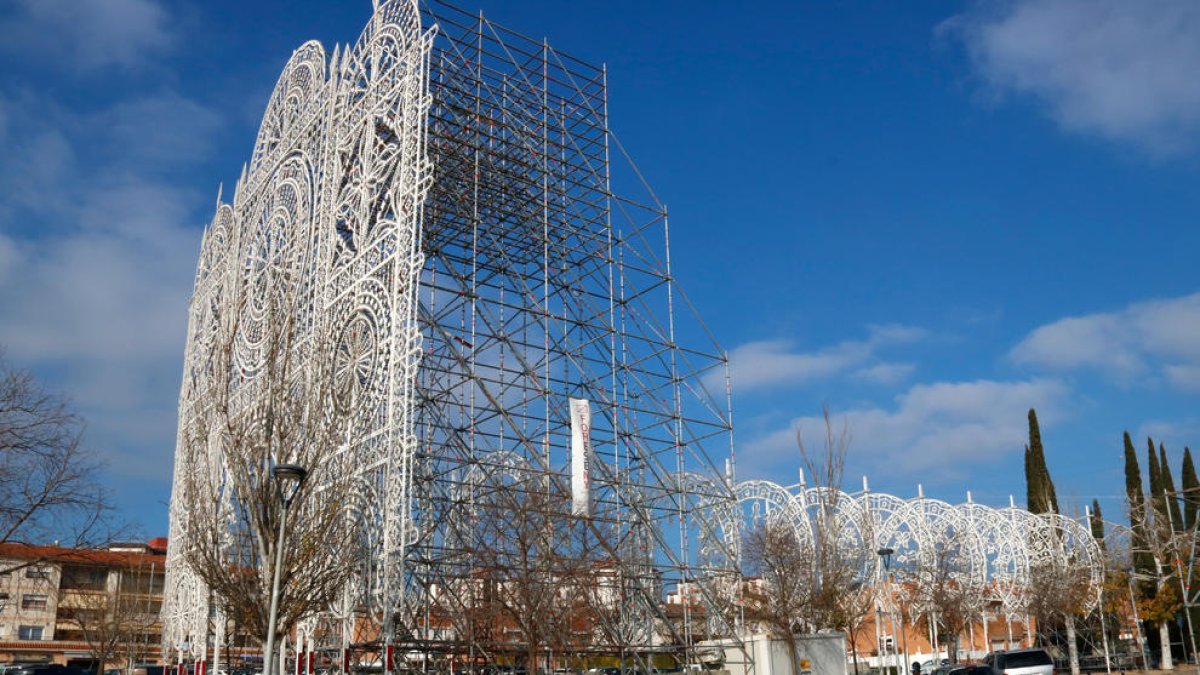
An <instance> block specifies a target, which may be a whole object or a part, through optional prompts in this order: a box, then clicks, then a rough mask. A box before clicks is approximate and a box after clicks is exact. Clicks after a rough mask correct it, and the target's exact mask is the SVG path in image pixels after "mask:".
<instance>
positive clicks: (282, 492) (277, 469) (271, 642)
mask: <svg viewBox="0 0 1200 675" xmlns="http://www.w3.org/2000/svg"><path fill="white" fill-rule="evenodd" d="M271 475H272V476H273V477H274V478H275V494H276V495H277V496H278V497H279V501H280V502H282V503H283V512H282V513H281V514H280V516H279V538H278V539H276V540H275V572H274V575H273V578H272V580H271V613H270V615H269V616H270V619H269V621H268V626H267V651H266V654H263V675H274V673H273V670H274V668H275V621H276V619H277V618H278V614H279V568H281V567H283V536H284V533H286V532H287V517H288V509H289V508H290V507H291V506H292V500H294V499H295V498H296V495H297V494H298V493H299V492H300V486H301V485H302V484H303V483H304V479H305V478H306V477H307V476H308V469H305V468H304V467H302V466H298V465H296V464H276V465H275V466H274V467H272V469H271Z"/></svg>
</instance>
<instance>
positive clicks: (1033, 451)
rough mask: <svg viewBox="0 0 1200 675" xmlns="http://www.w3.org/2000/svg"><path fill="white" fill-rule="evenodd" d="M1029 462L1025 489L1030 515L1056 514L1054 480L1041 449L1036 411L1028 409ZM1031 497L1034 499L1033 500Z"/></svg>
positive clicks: (1056, 498) (1056, 503)
mask: <svg viewBox="0 0 1200 675" xmlns="http://www.w3.org/2000/svg"><path fill="white" fill-rule="evenodd" d="M1028 452H1029V461H1028V463H1027V465H1028V469H1027V470H1026V479H1025V480H1026V489H1027V490H1029V491H1030V492H1031V493H1032V491H1034V490H1036V492H1037V494H1036V495H1033V494H1031V495H1030V497H1031V498H1030V499H1029V500H1028V504H1029V511H1030V512H1031V513H1048V512H1051V511H1052V512H1054V513H1058V495H1056V494H1055V491H1054V480H1053V479H1051V478H1050V469H1048V468H1047V467H1046V452H1045V450H1044V449H1043V448H1042V432H1041V429H1040V428H1039V427H1038V420H1037V411H1036V410H1034V409H1033V408H1030V409H1029V450H1028ZM1033 497H1036V499H1034V498H1033ZM1035 504H1036V510H1035Z"/></svg>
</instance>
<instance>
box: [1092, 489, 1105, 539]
mask: <svg viewBox="0 0 1200 675" xmlns="http://www.w3.org/2000/svg"><path fill="white" fill-rule="evenodd" d="M1088 525H1091V527H1092V538H1093V539H1095V540H1096V543H1098V544H1100V548H1102V549H1103V548H1105V546H1104V515H1103V514H1102V513H1100V500H1099V499H1093V500H1092V516H1091V518H1089V519H1088Z"/></svg>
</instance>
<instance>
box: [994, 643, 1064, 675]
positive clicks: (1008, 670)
mask: <svg viewBox="0 0 1200 675" xmlns="http://www.w3.org/2000/svg"><path fill="white" fill-rule="evenodd" d="M983 664H984V665H985V666H988V667H990V668H991V669H992V670H994V671H996V673H998V674H999V673H1003V675H1054V659H1052V658H1050V654H1049V653H1047V652H1046V650H1045V649H1039V648H1036V647H1035V648H1032V649H1013V650H1011V651H1004V652H992V653H991V654H988V655H987V656H985V657H983Z"/></svg>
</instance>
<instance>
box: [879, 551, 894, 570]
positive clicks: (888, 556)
mask: <svg viewBox="0 0 1200 675" xmlns="http://www.w3.org/2000/svg"><path fill="white" fill-rule="evenodd" d="M895 552H896V551H895V550H894V549H891V548H888V547H886V546H885V547H883V548H881V549H879V550H878V551H876V552H875V553H877V554H879V557H880V558H883V568H884V569H887V568H888V566H889V564H891V562H892V554H893V553H895Z"/></svg>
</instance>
